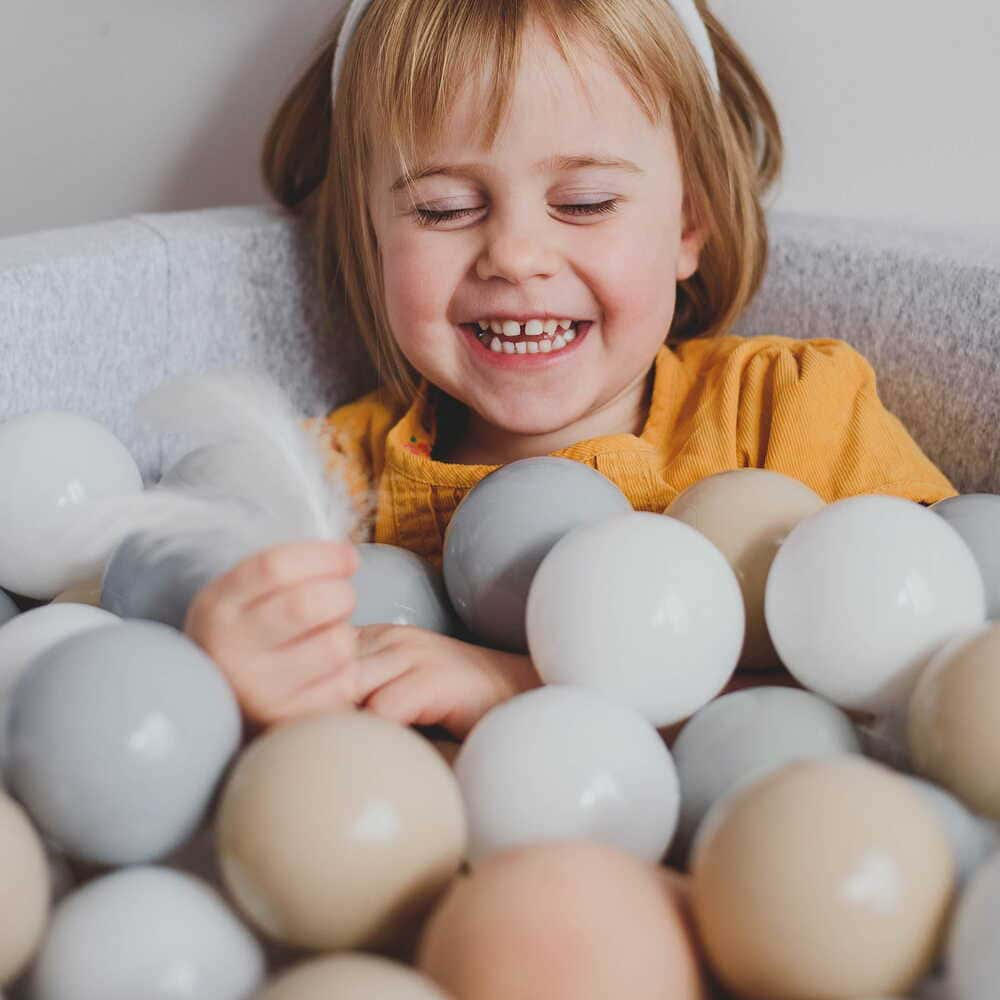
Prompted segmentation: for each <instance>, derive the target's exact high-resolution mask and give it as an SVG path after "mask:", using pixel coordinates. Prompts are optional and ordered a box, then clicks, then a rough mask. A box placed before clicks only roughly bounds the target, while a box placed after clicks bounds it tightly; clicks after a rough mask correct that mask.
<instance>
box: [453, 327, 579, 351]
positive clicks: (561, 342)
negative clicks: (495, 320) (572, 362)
mask: <svg viewBox="0 0 1000 1000" xmlns="http://www.w3.org/2000/svg"><path fill="white" fill-rule="evenodd" d="M591 325H592V322H591V321H590V320H583V321H576V320H574V321H573V323H572V324H571V325H570V327H569V329H567V330H559V331H558V332H556V333H555V334H552V335H551V336H550V335H549V334H547V333H544V332H542V333H540V334H538V335H537V336H533V337H529V336H528V335H527V334H520V335H519V336H516V337H508V336H505V335H503V334H499V333H494V332H493V331H492V330H481V329H480V328H479V326H478V325H477V324H475V323H463V324H462V329H463V330H466V331H468V332H469V333H470V334H471V335H472V336H474V337H475V339H476V340H477V341H479V343H480V344H481V345H482V346H483V347H484V348H485V349H486V350H488V351H490V352H491V353H492V354H505V355H532V354H533V355H539V354H559V353H561V352H562V351H565V350H566V348H567V347H569V346H570V344H573V343H574V342H576V341H578V340H579V339H581V338H582V337H583V335H584V334H585V333H586V332H587V330H588V329H589V328H590V326H591Z"/></svg>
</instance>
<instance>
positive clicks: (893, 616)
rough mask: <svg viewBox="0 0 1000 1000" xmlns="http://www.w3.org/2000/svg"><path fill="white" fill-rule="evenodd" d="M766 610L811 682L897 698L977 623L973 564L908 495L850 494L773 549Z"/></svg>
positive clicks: (944, 527) (981, 610) (857, 703)
mask: <svg viewBox="0 0 1000 1000" xmlns="http://www.w3.org/2000/svg"><path fill="white" fill-rule="evenodd" d="M764 613H765V616H766V618H767V625H768V629H769V630H770V633H771V638H772V639H773V640H774V644H775V648H776V649H777V650H778V654H779V656H780V657H781V660H782V662H783V663H784V664H785V666H786V667H787V668H788V670H789V671H790V672H791V673H792V674H794V675H795V677H796V678H797V679H798V680H799V681H800V682H801V683H802V684H803V685H805V686H806V687H807V688H810V689H811V690H813V691H815V692H816V693H817V694H821V695H823V696H824V697H826V698H829V699H830V700H831V701H833V702H834V703H835V704H837V705H840V706H841V707H843V708H853V709H859V710H862V711H867V712H874V713H880V712H884V711H892V710H898V708H899V707H900V706H904V705H905V703H906V700H907V699H908V698H909V696H910V693H911V692H912V690H913V686H914V684H915V683H916V680H917V676H918V675H919V673H920V670H921V669H922V668H923V667H924V666H925V665H926V663H927V661H928V659H929V658H930V656H931V655H932V654H933V653H934V652H935V650H936V649H938V647H940V646H941V644H942V643H944V642H945V641H946V640H947V639H949V638H950V637H951V636H952V635H954V634H955V633H956V632H958V631H960V630H961V629H963V628H966V627H968V626H971V625H975V624H978V623H981V622H982V621H983V620H984V618H985V613H986V599H985V592H984V589H983V578H982V575H981V574H980V572H979V567H978V566H977V565H976V561H975V559H974V558H973V556H972V553H971V552H970V551H969V547H968V546H967V545H966V544H965V542H964V541H962V538H961V536H960V535H959V534H958V532H957V531H955V529H954V528H952V527H951V525H949V524H948V523H947V522H946V521H945V520H944V519H943V518H941V517H939V516H938V515H936V514H933V513H932V512H931V511H930V510H928V509H927V508H925V507H921V506H920V504H918V503H914V502H913V501H911V500H904V499H901V498H900V497H891V496H874V495H873V496H867V495H865V496H856V497H848V498H847V499H845V500H838V501H837V502H835V503H832V504H829V505H828V506H826V507H825V508H823V510H821V511H819V512H818V513H816V514H812V515H811V516H809V517H807V518H805V519H804V520H802V521H800V522H799V523H798V524H797V525H796V526H795V527H794V528H793V529H792V531H791V532H790V534H789V535H788V537H787V538H786V539H785V541H784V543H783V544H782V546H781V548H780V549H779V550H778V554H777V556H775V559H774V563H773V564H772V566H771V572H770V574H769V576H768V579H767V587H766V590H765V595H764Z"/></svg>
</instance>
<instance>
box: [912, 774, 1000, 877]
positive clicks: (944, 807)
mask: <svg viewBox="0 0 1000 1000" xmlns="http://www.w3.org/2000/svg"><path fill="white" fill-rule="evenodd" d="M906 780H907V781H909V782H911V783H912V785H913V787H914V788H916V790H917V791H918V792H920V794H921V795H923V797H924V798H925V799H926V801H927V803H928V804H929V805H930V807H931V808H932V809H933V810H934V812H935V814H936V815H937V818H938V819H939V820H940V822H941V826H942V828H943V829H944V831H945V833H946V834H947V835H948V839H949V840H950V841H951V847H952V853H953V854H954V857H955V879H956V883H957V886H958V888H959V889H961V888H962V887H963V886H964V885H965V883H966V882H968V880H969V878H971V876H972V873H973V872H975V870H976V869H977V868H978V867H979V866H980V865H981V864H982V863H983V862H984V861H985V860H986V859H987V858H988V857H990V856H991V855H992V854H993V853H994V852H995V851H996V849H997V847H998V846H1000V831H998V830H997V827H996V826H995V825H994V824H993V823H991V822H990V821H989V820H987V819H983V818H982V817H981V816H976V815H974V814H973V813H972V812H970V811H969V810H968V809H966V808H965V806H963V805H962V803H961V802H959V801H958V799H956V798H955V796H954V795H951V794H949V793H948V792H947V791H945V790H944V789H943V788H941V787H939V786H938V785H935V784H933V782H930V781H925V780H924V779H923V778H917V777H914V776H912V775H907V779H906Z"/></svg>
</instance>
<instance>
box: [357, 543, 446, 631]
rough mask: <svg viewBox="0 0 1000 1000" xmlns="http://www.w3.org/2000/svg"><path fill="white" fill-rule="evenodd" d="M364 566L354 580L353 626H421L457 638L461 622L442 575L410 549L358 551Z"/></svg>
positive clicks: (365, 547)
mask: <svg viewBox="0 0 1000 1000" xmlns="http://www.w3.org/2000/svg"><path fill="white" fill-rule="evenodd" d="M357 549H358V555H359V556H360V557H361V566H360V568H359V569H358V571H357V573H355V574H354V576H353V577H352V578H351V584H352V585H353V587H354V590H355V593H356V594H357V605H356V606H355V609H354V614H353V615H352V616H351V623H352V624H353V625H358V626H360V625H377V624H383V623H385V624H394V625H417V626H419V627H420V628H426V629H430V630H431V631H432V632H440V633H442V634H443V635H455V634H456V632H457V631H458V627H459V626H458V622H457V621H456V619H455V614H454V612H453V611H452V608H451V605H450V604H449V602H448V595H447V593H446V592H445V588H444V581H443V580H442V578H441V574H440V573H439V572H438V571H437V570H436V569H435V568H434V567H433V566H432V565H431V564H430V563H429V562H428V561H427V560H426V559H424V558H422V557H421V556H418V555H417V554H416V553H415V552H410V550H409V549H404V548H400V547H399V546H397V545H383V544H381V543H380V542H363V543H361V544H360V545H358V546H357Z"/></svg>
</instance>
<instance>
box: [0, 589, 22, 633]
mask: <svg viewBox="0 0 1000 1000" xmlns="http://www.w3.org/2000/svg"><path fill="white" fill-rule="evenodd" d="M20 613H21V609H20V608H19V607H18V606H17V605H16V604H15V603H14V598H13V597H8V596H7V594H6V593H5V592H4V591H2V590H0V625H3V624H4V623H5V622H9V621H10V620H11V618H14V617H16V616H17V615H19V614H20Z"/></svg>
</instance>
